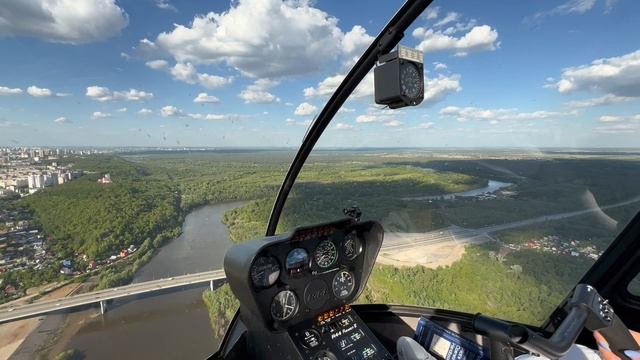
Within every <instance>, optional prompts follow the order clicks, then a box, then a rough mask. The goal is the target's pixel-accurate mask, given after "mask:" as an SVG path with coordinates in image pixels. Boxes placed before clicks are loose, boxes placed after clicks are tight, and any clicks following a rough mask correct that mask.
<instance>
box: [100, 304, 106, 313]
mask: <svg viewBox="0 0 640 360" xmlns="http://www.w3.org/2000/svg"><path fill="white" fill-rule="evenodd" d="M106 312H107V302H106V301H104V300H101V301H100V314H102V315H104V313H106Z"/></svg>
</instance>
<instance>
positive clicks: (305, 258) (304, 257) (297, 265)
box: [285, 248, 309, 272]
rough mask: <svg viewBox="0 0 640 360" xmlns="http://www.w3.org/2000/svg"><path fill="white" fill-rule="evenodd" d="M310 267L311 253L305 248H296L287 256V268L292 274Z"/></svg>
mask: <svg viewBox="0 0 640 360" xmlns="http://www.w3.org/2000/svg"><path fill="white" fill-rule="evenodd" d="M307 266H309V253H307V250H305V249H303V248H295V249H293V250H291V251H289V254H287V260H286V264H285V268H286V269H287V270H289V271H291V272H300V271H302V270H303V269H304V268H306V267H307Z"/></svg>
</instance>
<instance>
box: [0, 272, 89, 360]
mask: <svg viewBox="0 0 640 360" xmlns="http://www.w3.org/2000/svg"><path fill="white" fill-rule="evenodd" d="M80 286H81V284H68V285H65V286H62V287H60V288H58V289H56V290H53V291H51V292H50V293H48V294H46V295H44V296H42V297H41V298H40V299H38V300H36V301H35V302H38V301H44V300H53V299H59V298H63V297H65V296H69V295H71V294H73V293H74V292H75V291H77V289H78V288H79V287H80ZM36 293H37V291H36ZM35 295H36V294H32V295H29V296H26V297H24V298H21V299H18V300H15V301H12V302H11V303H10V304H3V306H8V305H17V304H22V303H25V302H27V301H28V300H29V299H31V298H32V297H34V296H35ZM42 318H43V317H35V318H31V319H26V320H19V321H14V322H10V323H7V324H2V325H0V359H8V358H9V357H10V356H11V354H13V353H14V351H16V349H17V348H18V347H19V346H20V344H22V342H23V341H24V339H26V338H27V336H29V334H31V332H32V331H34V330H35V329H36V328H37V327H38V325H39V324H40V321H41V320H42Z"/></svg>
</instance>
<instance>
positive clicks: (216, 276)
mask: <svg viewBox="0 0 640 360" xmlns="http://www.w3.org/2000/svg"><path fill="white" fill-rule="evenodd" d="M225 277H226V276H225V274H224V270H214V271H207V272H201V273H197V274H190V275H181V276H175V277H170V278H166V279H159V280H153V281H145V282H141V283H134V284H130V285H125V286H120V287H117V288H111V289H107V290H99V291H94V292H90V293H85V294H79V295H74V296H69V297H66V298H62V299H56V300H49V301H43V302H36V303H33V304H26V305H20V306H10V305H8V306H7V305H5V306H3V307H0V323H5V322H9V321H15V320H19V319H24V318H28V317H33V316H38V315H42V314H46V313H50V312H53V311H60V310H64V309H71V308H76V307H80V306H84V305H88V304H95V303H100V302H101V301H107V300H112V299H118V298H123V297H127V296H133V295H138V294H143V293H148V292H153V291H160V290H164V289H171V288H175V287H180V286H185V285H192V284H200V283H208V282H211V281H214V280H221V279H224V278H225Z"/></svg>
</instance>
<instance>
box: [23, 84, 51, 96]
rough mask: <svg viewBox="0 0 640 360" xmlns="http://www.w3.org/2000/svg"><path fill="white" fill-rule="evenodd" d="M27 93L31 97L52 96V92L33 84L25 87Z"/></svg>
mask: <svg viewBox="0 0 640 360" xmlns="http://www.w3.org/2000/svg"><path fill="white" fill-rule="evenodd" d="M27 94H29V95H31V96H33V97H48V96H53V92H52V91H51V90H49V89H46V88H39V87H37V86H35V85H31V86H29V87H28V88H27Z"/></svg>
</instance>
